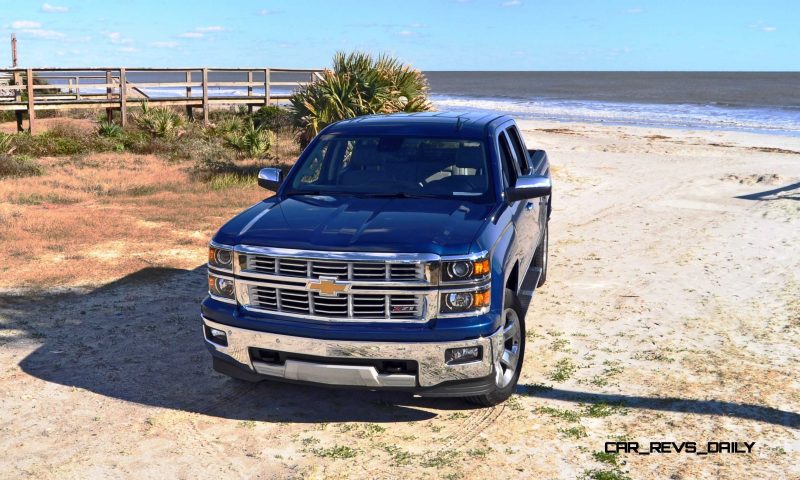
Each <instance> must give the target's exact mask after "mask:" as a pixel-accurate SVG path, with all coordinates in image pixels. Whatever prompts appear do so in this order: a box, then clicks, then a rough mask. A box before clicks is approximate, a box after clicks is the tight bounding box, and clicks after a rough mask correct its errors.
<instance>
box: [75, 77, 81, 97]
mask: <svg viewBox="0 0 800 480" xmlns="http://www.w3.org/2000/svg"><path fill="white" fill-rule="evenodd" d="M75 99H76V100H80V99H81V78H80V77H75Z"/></svg>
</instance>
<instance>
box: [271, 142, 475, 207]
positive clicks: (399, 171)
mask: <svg viewBox="0 0 800 480" xmlns="http://www.w3.org/2000/svg"><path fill="white" fill-rule="evenodd" d="M286 194H288V195H292V194H319V195H323V194H328V195H336V194H351V195H368V196H387V197H394V196H397V197H438V198H452V197H471V199H473V200H482V199H489V198H490V194H491V182H490V181H489V173H488V168H487V163H486V153H485V149H484V145H483V142H481V141H478V140H465V139H440V138H423V137H407V136H398V135H387V136H339V135H325V136H323V137H322V138H320V140H319V142H318V143H317V144H316V146H315V147H314V150H313V151H312V152H311V154H310V155H308V157H306V159H305V161H304V162H303V164H302V165H301V166H300V169H299V170H298V171H297V173H296V174H295V175H294V178H293V180H292V182H291V185H290V186H289V188H288V189H287V191H286Z"/></svg>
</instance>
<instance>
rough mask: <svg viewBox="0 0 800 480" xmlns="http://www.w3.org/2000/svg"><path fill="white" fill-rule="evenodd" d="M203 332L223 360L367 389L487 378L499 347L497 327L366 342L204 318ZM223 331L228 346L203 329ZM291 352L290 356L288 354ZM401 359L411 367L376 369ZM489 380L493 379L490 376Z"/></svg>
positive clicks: (414, 387)
mask: <svg viewBox="0 0 800 480" xmlns="http://www.w3.org/2000/svg"><path fill="white" fill-rule="evenodd" d="M203 323H204V325H205V326H204V328H203V332H204V337H205V340H206V344H207V345H208V347H209V349H210V350H211V352H212V354H213V355H214V356H215V357H217V358H221V359H223V360H224V361H226V362H228V363H235V364H237V366H239V367H240V368H242V369H244V370H247V371H250V372H254V373H256V374H259V375H264V376H265V377H272V378H276V379H283V380H290V381H298V382H310V383H317V384H328V385H341V386H353V387H366V388H390V389H400V390H417V389H426V388H431V387H436V386H437V385H440V384H446V383H448V382H449V383H453V382H469V381H471V380H475V379H490V377H491V376H492V374H493V373H494V371H495V370H494V366H495V364H498V363H499V357H500V355H502V352H503V348H502V347H503V345H502V344H503V332H502V328H501V329H498V330H497V331H495V332H494V333H493V334H492V335H490V336H488V337H480V338H476V339H472V340H462V341H451V342H368V341H345V340H322V339H314V338H304V337H294V336H288V335H281V334H274V333H268V332H259V331H254V330H246V329H242V328H238V327H232V326H229V325H224V324H221V323H217V322H214V321H212V320H209V319H207V318H205V317H203ZM205 327H209V328H213V329H217V330H222V331H223V332H225V334H226V336H227V345H226V346H224V345H220V344H219V343H215V342H214V341H212V340H211V339H209V338H208V335H207V334H206V332H207V331H208V329H207V328H205ZM474 346H479V347H481V348H482V352H483V355H482V358H481V359H480V360H476V361H472V362H468V363H460V364H447V363H445V350H447V349H449V348H459V347H474ZM259 349H263V350H268V351H272V352H280V353H281V354H287V355H288V358H287V359H285V360H284V361H282V362H270V363H267V362H263V361H260V360H258V359H254V358H253V354H252V352H253V351H254V350H259ZM293 356H294V358H293ZM309 358H313V360H312V361H308V360H307V359H309ZM378 360H380V361H405V362H414V363H415V364H416V367H417V368H416V372H411V373H388V372H381V371H379V370H378V369H377V368H375V366H374V364H373V363H374V361H378ZM492 381H493V380H492Z"/></svg>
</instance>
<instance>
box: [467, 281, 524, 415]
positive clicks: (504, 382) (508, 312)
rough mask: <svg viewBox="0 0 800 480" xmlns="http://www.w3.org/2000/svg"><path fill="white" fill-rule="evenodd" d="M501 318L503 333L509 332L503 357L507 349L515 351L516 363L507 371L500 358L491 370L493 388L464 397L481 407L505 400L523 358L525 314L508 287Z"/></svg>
mask: <svg viewBox="0 0 800 480" xmlns="http://www.w3.org/2000/svg"><path fill="white" fill-rule="evenodd" d="M503 319H504V323H503V331H504V335H505V333H510V334H511V335H510V336H509V338H507V339H506V341H505V342H504V344H503V346H504V348H505V350H504V352H503V359H505V358H506V355H507V353H508V352H509V351H510V352H512V353H513V352H516V364H515V365H512V366H513V367H514V368H513V370H512V371H509V369H508V368H507V367H506V366H505V363H504V362H503V360H502V359H501V361H500V363H499V364H495V366H494V370H493V371H494V374H495V387H494V390H492V391H490V392H488V393H485V394H483V395H477V396H472V397H466V400H467V401H468V402H470V403H474V404H476V405H480V406H483V407H491V406H494V405H498V404H500V403H503V402H504V401H506V400H507V399H508V397H510V396H511V394H512V393H514V390H515V389H516V388H517V382H518V381H519V375H520V373H521V372H522V364H523V362H524V360H525V316H524V315H523V312H522V307H521V306H520V303H519V299H517V296H516V294H515V293H514V292H513V291H512V290H510V289H508V288H506V290H505V296H504V299H503ZM513 322H516V329H517V330H516V332H517V333H518V335H514V331H513V329H514V326H513Z"/></svg>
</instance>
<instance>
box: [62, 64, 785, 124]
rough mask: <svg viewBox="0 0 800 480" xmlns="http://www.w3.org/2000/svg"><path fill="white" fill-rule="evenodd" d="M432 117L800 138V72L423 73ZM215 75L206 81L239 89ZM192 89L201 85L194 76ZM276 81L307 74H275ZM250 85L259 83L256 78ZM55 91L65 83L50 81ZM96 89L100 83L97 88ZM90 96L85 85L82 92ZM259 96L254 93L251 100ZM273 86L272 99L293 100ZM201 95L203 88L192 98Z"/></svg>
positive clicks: (167, 91)
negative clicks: (496, 116)
mask: <svg viewBox="0 0 800 480" xmlns="http://www.w3.org/2000/svg"><path fill="white" fill-rule="evenodd" d="M425 74H426V76H427V78H428V81H429V83H430V87H431V90H430V94H431V100H432V101H433V104H434V106H435V107H436V109H437V110H458V111H488V112H499V113H504V114H508V115H512V116H513V117H515V118H519V119H543V120H555V121H564V122H589V123H605V124H615V125H635V126H651V127H673V128H692V129H714V130H741V131H752V132H767V133H777V134H785V135H792V136H800V72H783V73H781V72H775V73H772V72H435V71H434V72H425ZM246 79H247V78H246V75H245V74H242V73H231V72H212V73H211V74H210V78H209V80H210V81H212V82H214V81H244V80H246ZM128 80H129V81H130V82H133V83H136V82H140V83H149V82H159V81H160V82H181V81H184V80H185V77H184V76H183V74H175V73H169V72H160V73H159V72H147V73H134V72H130V73H129V75H128ZM193 80H194V81H200V75H199V73H195V75H194V78H193ZM272 80H273V81H278V82H288V81H298V80H302V81H306V80H308V74H305V73H304V74H297V73H288V72H287V73H282V74H281V73H274V74H273V76H272ZM253 81H255V82H260V81H263V75H260V74H259V73H257V72H256V73H255V74H254V78H253ZM52 83H54V84H58V83H62V82H59V81H53V82H52ZM96 83H103V82H102V80H96ZM94 90H97V93H101V92H104V91H105V90H103V89H92V87H91V86H88V85H83V86H82V87H81V91H83V92H86V93H89V92H92V91H94ZM142 90H143V91H145V93H147V94H148V95H149V96H151V97H154V98H157V97H183V96H185V94H186V89H185V88H143V89H142ZM263 91H264V90H263V88H260V87H254V88H253V92H254V93H255V94H256V95H260V94H263ZM291 91H292V88H291V87H288V86H276V87H273V88H272V92H273V93H276V94H287V93H291ZM201 95H202V92H201V89H200V88H193V89H192V96H194V97H199V96H201ZM209 95H210V96H212V97H213V96H243V95H247V89H246V88H226V87H215V88H210V89H209Z"/></svg>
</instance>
